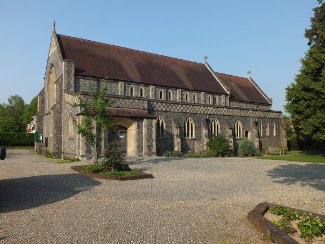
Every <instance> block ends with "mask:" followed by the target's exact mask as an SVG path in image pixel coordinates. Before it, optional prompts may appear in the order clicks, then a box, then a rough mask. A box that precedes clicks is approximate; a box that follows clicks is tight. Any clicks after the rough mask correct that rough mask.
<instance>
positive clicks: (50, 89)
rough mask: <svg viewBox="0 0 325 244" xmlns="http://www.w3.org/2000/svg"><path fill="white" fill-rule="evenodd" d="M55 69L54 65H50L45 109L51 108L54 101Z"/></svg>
mask: <svg viewBox="0 0 325 244" xmlns="http://www.w3.org/2000/svg"><path fill="white" fill-rule="evenodd" d="M55 80H56V71H55V67H54V65H51V67H50V71H49V75H48V83H47V110H48V111H49V110H51V109H52V107H53V105H54V104H55V103H56V84H55Z"/></svg>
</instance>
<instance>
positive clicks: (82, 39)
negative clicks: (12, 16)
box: [57, 34, 204, 65]
mask: <svg viewBox="0 0 325 244" xmlns="http://www.w3.org/2000/svg"><path fill="white" fill-rule="evenodd" d="M57 35H58V36H63V37H67V38H73V39H77V40H80V41H85V42H92V43H95V44H100V45H103V46H111V47H117V48H120V49H128V50H131V51H134V52H139V53H145V54H150V55H155V56H160V57H164V58H170V59H175V60H180V61H185V62H189V63H194V64H202V65H204V63H199V62H195V61H191V60H186V59H181V58H175V57H170V56H167V55H162V54H157V53H151V52H146V51H142V50H137V49H133V48H128V47H122V46H118V45H113V44H109V43H104V42H98V41H92V40H88V39H84V38H80V37H74V36H68V35H62V34H57Z"/></svg>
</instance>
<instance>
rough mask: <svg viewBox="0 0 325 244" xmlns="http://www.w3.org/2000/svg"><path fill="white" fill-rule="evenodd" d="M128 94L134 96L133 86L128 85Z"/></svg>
mask: <svg viewBox="0 0 325 244" xmlns="http://www.w3.org/2000/svg"><path fill="white" fill-rule="evenodd" d="M130 96H134V88H133V86H131V87H130Z"/></svg>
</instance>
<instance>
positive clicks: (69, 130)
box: [68, 114, 74, 137]
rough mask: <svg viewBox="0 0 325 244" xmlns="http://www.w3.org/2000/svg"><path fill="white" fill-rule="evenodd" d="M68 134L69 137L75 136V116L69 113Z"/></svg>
mask: <svg viewBox="0 0 325 244" xmlns="http://www.w3.org/2000/svg"><path fill="white" fill-rule="evenodd" d="M68 134H69V137H73V136H74V123H73V117H72V115H71V114H70V115H69V126H68Z"/></svg>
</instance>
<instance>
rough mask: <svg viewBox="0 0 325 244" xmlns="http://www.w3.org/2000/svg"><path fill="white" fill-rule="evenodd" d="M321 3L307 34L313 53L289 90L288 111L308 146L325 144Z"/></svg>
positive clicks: (324, 50)
mask: <svg viewBox="0 0 325 244" xmlns="http://www.w3.org/2000/svg"><path fill="white" fill-rule="evenodd" d="M319 3H320V5H319V6H318V7H316V8H314V16H313V17H312V18H311V26H310V29H307V30H306V32H305V37H306V38H307V39H308V45H309V46H310V47H309V50H308V51H307V52H306V54H305V57H304V58H303V59H302V60H301V64H302V65H301V69H300V71H299V73H298V74H297V75H296V78H295V82H294V83H292V84H290V85H289V86H288V87H287V89H286V98H287V101H288V103H287V104H286V110H287V111H288V112H289V113H290V114H291V118H292V123H293V126H294V130H295V132H296V133H297V135H298V137H299V139H300V140H302V141H303V142H304V144H305V145H307V144H310V143H312V144H315V145H316V144H317V143H321V144H322V143H325V126H324V125H325V69H324V67H325V4H324V3H323V1H319Z"/></svg>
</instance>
